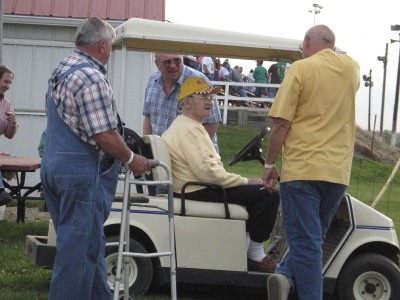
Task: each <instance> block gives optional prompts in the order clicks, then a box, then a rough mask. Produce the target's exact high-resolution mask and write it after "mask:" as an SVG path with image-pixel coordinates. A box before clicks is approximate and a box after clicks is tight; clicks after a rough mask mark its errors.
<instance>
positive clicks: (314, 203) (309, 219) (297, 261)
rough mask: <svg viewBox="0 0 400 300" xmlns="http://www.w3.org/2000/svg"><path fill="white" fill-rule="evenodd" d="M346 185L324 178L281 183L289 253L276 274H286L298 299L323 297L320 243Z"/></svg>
mask: <svg viewBox="0 0 400 300" xmlns="http://www.w3.org/2000/svg"><path fill="white" fill-rule="evenodd" d="M346 188H347V187H346V186H345V185H342V184H336V183H330V182H324V181H300V180H298V181H289V182H285V183H281V184H280V195H281V203H282V212H283V224H284V227H285V233H286V237H287V241H288V244H289V253H288V255H287V256H286V257H285V258H284V260H283V261H282V262H281V263H280V264H279V266H278V268H277V270H276V273H281V274H284V275H286V277H287V278H288V279H289V281H290V283H291V285H292V286H293V287H295V289H296V290H297V296H298V299H299V300H321V299H322V292H323V289H322V282H323V281H322V242H323V240H324V238H325V234H326V232H327V230H328V228H329V225H330V223H331V222H332V219H333V217H334V216H335V213H336V209H337V207H338V206H339V204H340V202H341V200H342V198H343V196H344V193H345V192H346Z"/></svg>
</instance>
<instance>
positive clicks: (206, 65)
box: [184, 55, 290, 107]
mask: <svg viewBox="0 0 400 300" xmlns="http://www.w3.org/2000/svg"><path fill="white" fill-rule="evenodd" d="M255 63H256V66H255V68H254V69H251V70H250V71H249V73H248V74H247V75H245V74H243V67H242V66H239V65H235V66H233V67H231V65H230V62H229V59H228V58H227V59H225V60H224V61H223V62H222V63H221V60H220V58H218V57H209V56H199V57H197V58H196V57H194V56H192V55H185V56H184V64H185V65H186V66H188V67H191V68H193V69H195V70H197V71H200V72H202V73H203V74H204V75H205V76H206V77H207V78H208V79H209V80H211V81H229V82H245V83H271V84H281V83H282V81H283V78H284V77H285V72H286V71H287V69H288V68H289V67H290V64H289V63H286V62H279V61H278V62H276V63H272V64H271V65H270V66H269V67H268V68H266V67H265V66H263V64H264V61H262V60H256V61H255ZM228 92H229V94H230V95H233V96H238V97H258V98H275V96H276V93H277V92H278V87H268V88H266V87H259V86H231V87H230V89H229V91H228ZM234 104H235V105H240V106H246V107H248V106H250V101H248V100H246V101H239V103H238V101H236V102H234ZM259 106H260V107H265V105H264V102H260V104H259Z"/></svg>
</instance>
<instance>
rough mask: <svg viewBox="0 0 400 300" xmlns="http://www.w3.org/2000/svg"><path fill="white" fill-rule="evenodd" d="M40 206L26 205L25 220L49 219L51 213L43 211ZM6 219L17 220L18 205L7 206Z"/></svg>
mask: <svg viewBox="0 0 400 300" xmlns="http://www.w3.org/2000/svg"><path fill="white" fill-rule="evenodd" d="M42 210H43V209H42V208H39V207H26V208H25V222H32V221H37V220H49V219H50V214H49V213H48V212H45V211H42ZM4 220H6V221H16V220H17V207H16V206H7V207H6V211H5V213H4Z"/></svg>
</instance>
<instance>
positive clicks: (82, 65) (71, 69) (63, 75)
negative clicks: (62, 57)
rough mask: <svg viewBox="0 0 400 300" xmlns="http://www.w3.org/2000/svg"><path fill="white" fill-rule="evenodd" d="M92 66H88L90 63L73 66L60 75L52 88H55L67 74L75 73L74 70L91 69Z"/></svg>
mask: <svg viewBox="0 0 400 300" xmlns="http://www.w3.org/2000/svg"><path fill="white" fill-rule="evenodd" d="M92 66H93V65H92V64H90V63H83V64H79V65H75V66H73V67H71V68H69V70H68V71H66V72H64V73H63V74H62V75H61V77H60V79H59V80H58V81H57V83H56V84H55V85H54V87H56V86H57V85H58V84H59V83H60V82H61V81H62V80H63V79H64V78H65V77H67V76H68V75H69V74H71V73H73V72H75V71H76V70H79V69H83V68H86V67H92Z"/></svg>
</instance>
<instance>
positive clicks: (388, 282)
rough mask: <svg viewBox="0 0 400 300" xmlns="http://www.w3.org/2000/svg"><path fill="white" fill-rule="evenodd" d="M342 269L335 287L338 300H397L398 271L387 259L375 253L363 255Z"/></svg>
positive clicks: (398, 291) (398, 288)
mask: <svg viewBox="0 0 400 300" xmlns="http://www.w3.org/2000/svg"><path fill="white" fill-rule="evenodd" d="M344 268H345V269H344V270H343V271H342V273H341V275H340V277H339V280H338V285H337V294H338V299H348V300H352V299H355V300H396V299H399V298H398V297H399V295H400V285H399V282H400V269H399V267H398V266H396V264H395V263H394V262H393V261H391V260H390V259H389V258H387V257H385V256H383V255H379V254H375V253H369V254H363V255H360V256H358V257H356V258H354V259H353V260H352V261H351V262H350V263H348V264H346V265H345V267H344Z"/></svg>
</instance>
